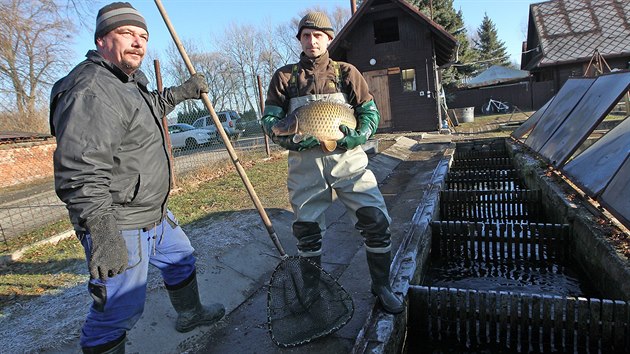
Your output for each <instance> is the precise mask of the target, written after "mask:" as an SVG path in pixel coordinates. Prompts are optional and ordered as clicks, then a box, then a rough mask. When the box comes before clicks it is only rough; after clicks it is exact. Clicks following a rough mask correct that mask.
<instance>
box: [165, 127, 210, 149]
mask: <svg viewBox="0 0 630 354" xmlns="http://www.w3.org/2000/svg"><path fill="white" fill-rule="evenodd" d="M168 133H169V134H170V136H171V146H172V147H173V148H174V149H180V148H184V147H185V148H187V149H194V148H196V147H198V146H199V145H206V144H209V143H210V142H212V141H213V140H216V132H211V131H209V130H207V129H197V128H195V127H193V126H192V125H190V124H184V123H177V124H173V125H169V126H168Z"/></svg>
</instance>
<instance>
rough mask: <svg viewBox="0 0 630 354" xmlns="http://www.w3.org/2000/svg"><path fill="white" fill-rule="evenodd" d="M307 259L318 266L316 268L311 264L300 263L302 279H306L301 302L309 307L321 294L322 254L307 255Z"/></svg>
mask: <svg viewBox="0 0 630 354" xmlns="http://www.w3.org/2000/svg"><path fill="white" fill-rule="evenodd" d="M306 259H308V260H309V261H310V262H312V263H313V264H315V265H316V266H317V267H318V268H317V269H315V267H313V265H311V264H305V263H300V268H301V269H300V270H301V272H302V280H303V281H304V288H303V289H302V291H301V292H300V294H301V297H300V302H301V303H302V305H303V306H304V307H306V308H308V307H309V306H310V305H312V304H313V303H314V302H315V301H317V299H319V298H320V296H321V295H320V293H319V277H320V276H321V270H320V269H321V266H322V256H315V257H307V258H306Z"/></svg>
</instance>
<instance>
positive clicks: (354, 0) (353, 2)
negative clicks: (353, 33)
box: [350, 0, 357, 15]
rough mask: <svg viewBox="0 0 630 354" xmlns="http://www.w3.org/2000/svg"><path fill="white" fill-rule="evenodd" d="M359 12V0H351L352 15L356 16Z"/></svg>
mask: <svg viewBox="0 0 630 354" xmlns="http://www.w3.org/2000/svg"><path fill="white" fill-rule="evenodd" d="M355 12H357V0H350V14H351V15H354V13H355Z"/></svg>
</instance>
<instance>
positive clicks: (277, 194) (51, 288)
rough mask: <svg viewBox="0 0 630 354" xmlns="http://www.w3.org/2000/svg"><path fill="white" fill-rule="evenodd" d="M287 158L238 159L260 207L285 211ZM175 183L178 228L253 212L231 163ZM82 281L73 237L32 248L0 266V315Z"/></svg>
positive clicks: (172, 203) (29, 238) (63, 226)
mask: <svg viewBox="0 0 630 354" xmlns="http://www.w3.org/2000/svg"><path fill="white" fill-rule="evenodd" d="M286 156H287V155H286V154H278V155H274V156H273V157H272V158H270V159H263V157H265V155H259V154H249V155H248V156H247V157H246V158H245V159H243V158H242V157H241V165H242V166H243V167H244V168H245V170H246V172H247V175H248V177H249V180H250V183H251V184H252V185H253V186H254V189H255V190H256V193H257V195H258V197H259V199H260V200H261V202H262V204H263V206H264V207H265V208H283V209H286V208H289V197H288V192H287V188H286V179H287V157H286ZM177 183H178V189H177V190H175V191H173V192H172V194H171V197H170V199H169V208H170V209H171V210H172V211H173V212H174V214H175V216H177V218H178V219H179V220H180V223H181V224H182V225H186V224H188V223H191V222H194V221H196V220H199V219H202V218H205V217H207V216H208V215H209V214H215V215H222V214H223V213H230V212H237V211H240V210H245V209H252V208H254V205H253V202H252V201H251V199H250V197H249V194H248V193H247V190H246V189H245V187H244V185H243V182H242V180H241V178H240V177H239V175H238V174H237V173H236V168H235V167H234V165H232V163H231V162H226V163H225V164H215V165H213V166H212V167H207V168H203V169H200V170H198V171H196V172H194V173H190V174H188V175H186V176H182V177H180V179H178V182H177ZM215 217H216V216H215ZM70 228H71V225H70V223H69V222H68V221H67V220H63V221H59V222H57V223H54V224H52V225H49V226H47V227H45V228H42V229H40V230H37V231H35V232H32V233H29V234H27V235H23V236H20V237H16V238H14V239H12V240H10V241H11V243H10V247H11V248H12V249H14V250H17V249H20V248H21V247H23V246H25V245H31V244H33V243H35V242H37V241H40V240H42V239H44V238H47V237H50V236H52V235H55V234H57V233H59V232H61V231H65V230H68V229H70ZM87 279H88V272H87V266H86V264H85V255H84V251H83V247H82V246H81V244H80V242H79V241H78V240H77V239H76V238H74V237H70V238H68V239H65V240H61V241H59V242H58V243H56V244H46V245H42V246H38V247H34V248H33V249H31V250H29V251H27V252H26V253H25V254H24V255H23V256H22V258H20V259H19V260H18V261H17V262H13V263H9V264H7V265H4V266H0V316H1V311H3V310H4V308H6V307H7V306H10V305H12V304H15V303H20V302H24V301H28V300H29V299H31V298H33V297H38V296H42V295H44V294H50V293H54V292H55V291H58V290H60V289H63V288H66V287H69V286H74V285H76V284H78V283H82V282H85V281H86V280H87Z"/></svg>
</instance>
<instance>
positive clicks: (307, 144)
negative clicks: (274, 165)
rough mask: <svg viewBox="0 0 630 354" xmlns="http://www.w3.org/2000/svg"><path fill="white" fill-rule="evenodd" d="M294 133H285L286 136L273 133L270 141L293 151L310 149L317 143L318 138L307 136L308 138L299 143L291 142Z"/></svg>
mask: <svg viewBox="0 0 630 354" xmlns="http://www.w3.org/2000/svg"><path fill="white" fill-rule="evenodd" d="M294 136H295V135H287V136H277V135H275V134H273V135H272V136H271V141H273V142H274V143H276V144H278V145H280V146H281V147H283V148H285V149H287V150H293V151H304V150H308V149H312V148H314V147H315V146H317V145H319V140H317V139H316V138H314V137H312V136H309V137H308V138H306V139H304V140H302V141H300V142H299V143H295V142H293V137H294Z"/></svg>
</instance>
